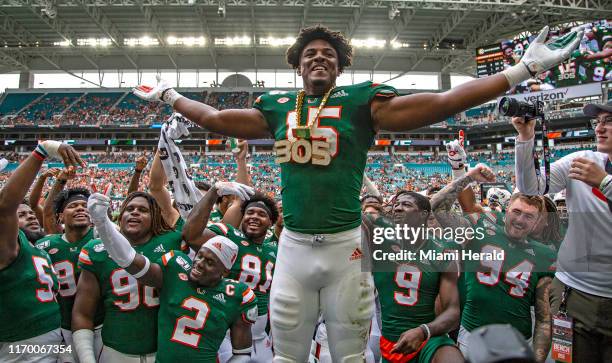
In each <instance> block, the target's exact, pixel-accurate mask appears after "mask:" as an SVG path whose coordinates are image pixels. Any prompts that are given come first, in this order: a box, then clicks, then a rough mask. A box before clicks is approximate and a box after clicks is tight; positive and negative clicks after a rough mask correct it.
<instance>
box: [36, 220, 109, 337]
mask: <svg viewBox="0 0 612 363" xmlns="http://www.w3.org/2000/svg"><path fill="white" fill-rule="evenodd" d="M93 236H94V229H93V228H90V229H89V231H88V232H87V234H85V236H83V238H81V239H80V240H79V241H76V242H74V243H70V242H68V241H67V240H66V239H64V235H63V234H51V235H48V236H45V237H43V238H41V239H39V240H38V241H36V247H38V248H39V249H41V250H44V251H45V252H47V253H48V254H49V257H50V258H51V261H52V262H53V269H54V270H55V274H56V276H57V280H58V282H59V295H58V296H57V300H58V302H59V305H60V311H61V313H62V328H64V329H68V330H70V327H71V322H72V306H73V305H74V297H75V296H76V287H77V281H79V269H78V260H79V253H80V252H81V249H82V248H83V246H85V244H86V243H87V242H89V241H90V240H92V239H93ZM103 319H104V309H98V312H96V319H95V321H94V325H95V326H98V325H100V324H102V321H103Z"/></svg>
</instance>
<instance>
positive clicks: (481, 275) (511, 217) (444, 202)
mask: <svg viewBox="0 0 612 363" xmlns="http://www.w3.org/2000/svg"><path fill="white" fill-rule="evenodd" d="M494 180H495V175H494V174H493V172H492V171H491V169H489V168H488V167H486V166H484V165H482V164H479V165H477V166H476V167H475V168H474V169H472V170H470V171H468V172H467V174H465V175H464V176H462V177H459V178H457V179H455V180H453V182H452V183H451V184H449V185H448V186H446V187H445V188H444V189H442V190H441V191H440V192H439V193H438V194H436V195H435V196H434V197H433V198H432V201H431V205H432V209H433V211H434V213H436V218H437V219H438V221H439V222H440V224H441V225H442V226H443V227H453V228H473V229H474V231H475V233H474V235H473V236H472V238H470V239H468V240H467V241H466V242H465V243H464V245H463V248H464V250H467V251H469V252H470V253H478V254H481V256H484V257H483V258H481V259H478V258H463V263H464V269H465V275H464V279H465V282H464V283H465V289H466V291H465V294H466V301H465V307H464V310H463V312H462V316H461V327H460V330H459V339H458V342H459V345H460V347H461V350H462V352H464V354H465V353H466V351H467V350H466V349H467V346H466V342H467V338H468V337H469V335H470V332H471V331H472V330H474V329H476V328H478V327H481V326H484V325H488V324H511V325H512V326H514V327H515V328H517V329H518V330H519V331H520V332H521V333H522V334H523V336H524V337H525V339H530V338H531V337H532V319H531V306H534V307H535V316H536V321H535V330H534V333H533V347H534V351H535V354H536V358H537V361H538V362H544V361H545V359H546V357H547V355H548V351H549V350H550V345H551V335H550V334H551V325H550V322H551V315H550V304H549V302H548V292H549V287H550V283H551V281H552V276H553V274H554V264H555V260H556V253H555V252H554V251H553V250H551V249H550V248H548V247H547V246H545V245H543V244H541V243H539V242H536V241H534V240H531V239H529V238H528V236H529V234H530V233H532V232H533V230H534V229H535V228H536V226H537V224H538V222H539V221H540V218H541V215H542V213H543V212H544V202H543V201H542V199H541V197H539V196H536V197H530V196H527V195H524V194H521V193H515V194H514V195H512V197H511V198H510V202H509V205H508V209H507V212H506V213H505V214H502V213H500V212H496V211H486V212H483V213H473V214H468V215H467V217H463V216H462V215H460V214H455V213H453V212H451V207H452V205H453V203H454V202H455V200H456V199H457V195H458V194H459V193H461V192H462V191H463V190H464V189H465V188H466V187H467V186H468V185H469V184H470V183H472V182H474V181H477V182H485V181H486V182H492V181H494ZM478 231H480V232H478ZM462 256H463V255H462Z"/></svg>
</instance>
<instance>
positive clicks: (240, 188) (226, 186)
mask: <svg viewBox="0 0 612 363" xmlns="http://www.w3.org/2000/svg"><path fill="white" fill-rule="evenodd" d="M215 189H217V194H218V195H219V196H220V197H222V196H224V195H235V196H237V197H238V198H240V199H241V200H249V199H251V196H252V195H253V194H255V191H254V190H253V188H251V187H250V186H248V185H244V184H241V183H236V182H217V183H215Z"/></svg>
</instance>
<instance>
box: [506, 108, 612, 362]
mask: <svg viewBox="0 0 612 363" xmlns="http://www.w3.org/2000/svg"><path fill="white" fill-rule="evenodd" d="M584 113H585V115H587V116H590V117H594V119H593V121H592V123H593V126H594V128H595V135H596V137H597V152H593V151H590V150H582V151H578V152H575V153H572V154H570V155H567V156H565V157H563V158H561V159H560V160H558V161H556V162H554V163H552V164H551V167H550V185H549V192H550V193H558V192H560V191H562V190H563V189H566V190H567V208H568V213H569V228H568V230H567V234H566V235H565V238H564V240H563V242H562V244H561V246H560V248H559V253H558V261H557V272H556V274H555V279H554V281H553V283H552V286H551V294H550V300H551V309H552V313H553V314H556V313H557V312H558V311H560V310H561V311H565V310H566V311H567V315H568V316H569V317H571V318H573V327H572V330H573V348H572V349H573V361H574V362H603V361H604V357H610V356H612V344H611V343H612V319H610V314H612V313H611V312H612V273H611V272H610V265H612V223H610V222H612V176H611V175H610V174H612V162H611V160H612V103H610V102H608V103H607V104H606V105H597V104H589V105H586V106H585V108H584ZM512 124H513V125H514V127H515V128H516V130H517V131H518V137H517V139H516V145H515V151H516V153H515V157H516V185H517V187H518V189H519V190H520V191H521V192H523V193H528V194H543V193H544V191H545V187H546V186H545V185H544V184H545V181H544V180H543V178H539V177H538V176H537V174H536V170H535V167H534V159H533V157H532V155H533V148H534V138H535V131H534V128H535V121H534V120H533V119H531V120H525V119H523V118H519V117H515V118H513V119H512ZM564 292H565V294H564ZM562 295H565V304H563V305H564V306H561V305H562ZM606 315H607V316H606ZM604 317H605V318H604Z"/></svg>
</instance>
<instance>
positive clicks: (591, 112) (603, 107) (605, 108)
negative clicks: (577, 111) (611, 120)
mask: <svg viewBox="0 0 612 363" xmlns="http://www.w3.org/2000/svg"><path fill="white" fill-rule="evenodd" d="M582 112H584V114H585V115H587V116H589V117H597V114H598V113H600V112H612V100H610V101H608V103H606V104H598V103H591V104H588V105H586V106H584V109H583V110H582Z"/></svg>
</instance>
